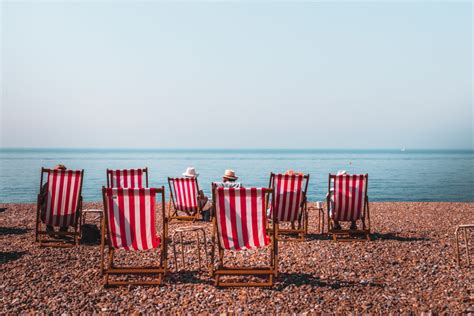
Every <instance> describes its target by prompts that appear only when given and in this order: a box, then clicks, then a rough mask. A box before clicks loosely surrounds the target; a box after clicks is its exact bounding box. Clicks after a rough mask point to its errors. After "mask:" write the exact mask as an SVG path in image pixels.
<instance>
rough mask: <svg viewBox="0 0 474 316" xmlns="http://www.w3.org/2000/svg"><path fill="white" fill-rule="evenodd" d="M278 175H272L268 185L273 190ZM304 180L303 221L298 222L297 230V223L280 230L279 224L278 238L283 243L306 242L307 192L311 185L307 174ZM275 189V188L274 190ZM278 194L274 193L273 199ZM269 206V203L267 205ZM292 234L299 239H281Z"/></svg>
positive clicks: (301, 207)
mask: <svg viewBox="0 0 474 316" xmlns="http://www.w3.org/2000/svg"><path fill="white" fill-rule="evenodd" d="M276 175H277V174H276V173H273V172H272V173H270V181H269V184H268V187H270V188H273V182H274V178H275V176H276ZM303 179H304V182H305V183H304V184H303V202H302V203H301V205H300V212H301V220H298V223H297V224H298V228H295V222H296V221H293V222H291V228H280V227H279V223H277V224H278V235H277V238H278V240H281V241H289V240H298V241H304V237H305V235H307V234H308V203H307V202H308V201H307V192H308V183H309V174H305V175H304V176H303ZM273 189H274V188H273ZM275 196H276V193H275V192H274V193H273V195H272V198H275ZM267 204H268V203H267ZM269 230H270V231H271V227H269ZM290 234H298V238H297V239H294V238H291V239H290V238H280V236H281V235H290Z"/></svg>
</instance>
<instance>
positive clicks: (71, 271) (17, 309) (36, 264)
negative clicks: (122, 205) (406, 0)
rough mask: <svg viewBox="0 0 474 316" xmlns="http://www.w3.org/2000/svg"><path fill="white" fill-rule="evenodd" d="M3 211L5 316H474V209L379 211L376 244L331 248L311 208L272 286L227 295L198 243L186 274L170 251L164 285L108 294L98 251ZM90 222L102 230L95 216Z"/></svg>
mask: <svg viewBox="0 0 474 316" xmlns="http://www.w3.org/2000/svg"><path fill="white" fill-rule="evenodd" d="M310 206H311V205H310ZM0 208H2V211H1V212H0V256H1V257H0V267H1V269H0V279H1V280H2V282H1V285H0V313H1V314H5V313H13V314H18V313H25V312H40V313H54V314H59V313H131V312H146V313H193V314H194V313H212V314H219V313H239V314H240V313H252V314H255V313H257V314H268V313H284V314H288V313H297V314H300V313H319V312H322V313H350V312H356V313H389V312H391V313H415V314H419V313H422V312H433V313H466V312H471V313H474V307H473V306H474V286H473V284H474V273H473V270H472V262H471V267H467V260H466V256H465V255H463V256H462V260H461V263H462V264H463V265H462V266H461V267H458V265H457V264H456V256H455V242H454V230H455V228H456V226H457V225H459V224H467V223H473V222H474V203H454V202H436V203H434V202H375V203H371V204H370V212H371V222H372V232H373V233H372V241H370V242H366V241H361V242H334V241H332V240H331V239H330V238H329V237H327V236H325V235H323V234H320V232H319V229H318V213H317V211H315V210H311V211H310V222H309V234H308V235H307V237H306V239H305V241H302V242H301V241H282V242H279V244H278V248H279V269H278V270H279V275H278V277H277V278H276V282H275V285H274V286H273V287H272V288H225V289H220V288H216V287H215V286H214V284H213V279H212V278H211V277H210V275H209V269H208V267H201V268H199V267H198V263H197V261H198V260H197V253H196V250H195V247H194V245H193V244H192V243H191V240H193V239H192V238H187V239H185V240H187V241H188V242H185V246H186V248H185V261H186V262H185V269H182V266H183V265H182V262H179V264H180V268H181V269H180V271H178V272H175V271H174V268H175V264H176V263H175V261H174V257H173V252H172V251H171V249H172V247H169V251H168V262H169V268H170V272H169V273H168V274H167V275H166V277H165V282H164V284H163V285H162V286H121V287H112V288H104V286H103V282H102V277H101V276H100V270H99V261H100V253H99V245H98V244H97V243H93V242H92V243H82V244H81V245H79V246H78V247H73V248H48V247H39V246H38V244H37V243H35V242H34V235H35V232H34V223H35V212H36V206H35V205H34V204H0ZM84 208H101V205H100V203H86V204H85V205H84ZM88 223H90V224H97V225H98V221H94V220H93V218H92V217H91V218H90V220H89V222H88ZM195 224H198V225H203V226H204V227H205V228H206V230H207V233H208V243H207V249H208V251H210V247H211V242H210V238H209V236H210V234H211V224H210V223H205V222H200V223H195ZM184 225H190V224H189V223H178V222H172V223H171V224H170V226H169V229H170V236H169V237H171V235H172V233H173V231H174V229H176V228H177V227H181V226H184ZM473 235H474V233H473V234H471V235H470V236H469V238H470V239H471V240H472V237H473ZM472 244H473V243H471V253H473V252H474V251H473V249H472V248H473V246H472ZM258 254H259V253H258V252H251V253H250V254H246V255H242V254H235V255H233V256H232V260H233V261H235V262H236V263H245V264H252V263H253V262H256V261H258V258H259V257H258ZM201 255H202V257H203V258H204V256H203V254H201ZM158 258H159V253H158V252H154V251H147V252H135V253H123V254H120V255H119V256H118V260H119V261H121V262H123V263H126V264H135V265H140V264H149V263H152V262H153V261H154V260H158ZM471 260H472V259H471Z"/></svg>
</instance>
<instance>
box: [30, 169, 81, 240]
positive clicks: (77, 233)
mask: <svg viewBox="0 0 474 316" xmlns="http://www.w3.org/2000/svg"><path fill="white" fill-rule="evenodd" d="M53 170H54V169H49V168H41V180H40V189H39V192H41V189H42V187H43V184H44V183H43V179H44V178H43V175H44V174H45V173H49V172H50V171H53ZM83 181H84V170H83V169H82V170H81V184H80V186H79V192H78V194H79V197H78V199H79V200H78V203H77V208H76V219H75V224H74V226H73V229H74V231H72V232H69V231H67V232H61V231H56V232H54V235H55V236H72V237H73V238H74V239H73V241H72V242H67V241H64V240H61V239H57V238H54V239H48V240H43V239H42V238H41V237H42V236H44V235H50V233H49V232H47V231H46V230H42V226H43V224H42V221H41V215H40V213H41V194H38V196H37V202H36V224H35V241H36V242H39V245H40V246H41V247H44V246H51V247H73V246H76V245H79V241H80V238H81V232H82V219H81V216H82V212H81V211H82V183H83ZM44 226H46V225H44Z"/></svg>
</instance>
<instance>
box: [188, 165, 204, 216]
mask: <svg viewBox="0 0 474 316" xmlns="http://www.w3.org/2000/svg"><path fill="white" fill-rule="evenodd" d="M183 176H184V177H185V178H190V179H193V178H197V177H199V173H197V172H196V168H194V167H187V168H186V171H185V172H183ZM208 200H209V198H208V197H207V196H206V195H205V194H204V192H203V191H202V190H199V192H198V203H199V206H200V208H201V209H202V208H204V206H206V203H207V201H208Z"/></svg>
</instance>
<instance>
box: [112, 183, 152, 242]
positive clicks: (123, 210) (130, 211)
mask: <svg viewBox="0 0 474 316" xmlns="http://www.w3.org/2000/svg"><path fill="white" fill-rule="evenodd" d="M155 198H156V189H146V188H133V189H132V188H107V189H105V196H104V201H105V203H106V204H107V205H106V207H105V209H106V211H107V214H105V215H106V217H107V228H108V238H109V240H110V246H111V247H112V248H114V249H119V248H121V249H126V250H132V249H133V250H148V249H154V248H157V247H158V246H159V245H160V241H161V240H160V237H159V236H158V235H157V234H156V229H155V217H156V216H155V204H156V203H155Z"/></svg>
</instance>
